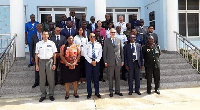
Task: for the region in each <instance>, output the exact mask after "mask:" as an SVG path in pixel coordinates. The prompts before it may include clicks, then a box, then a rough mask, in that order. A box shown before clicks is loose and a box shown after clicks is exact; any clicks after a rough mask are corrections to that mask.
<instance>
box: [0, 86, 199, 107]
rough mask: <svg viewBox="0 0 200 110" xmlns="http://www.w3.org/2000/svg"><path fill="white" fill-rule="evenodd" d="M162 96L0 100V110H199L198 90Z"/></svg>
mask: <svg viewBox="0 0 200 110" xmlns="http://www.w3.org/2000/svg"><path fill="white" fill-rule="evenodd" d="M160 91H161V94H160V95H157V94H156V93H154V92H153V93H152V94H151V95H147V93H146V91H145V90H141V92H142V95H141V96H138V95H136V94H133V95H132V96H130V95H128V91H123V92H122V93H123V94H124V96H123V97H120V96H116V95H114V97H113V98H110V97H109V96H108V93H101V95H102V98H101V99H98V98H97V97H96V96H93V97H92V98H91V99H89V100H88V99H87V98H86V94H80V98H79V99H75V98H74V97H73V96H72V95H71V96H70V98H69V99H68V100H64V96H61V95H59V94H56V95H55V99H56V100H55V101H54V102H51V101H50V100H49V99H46V100H44V101H43V102H42V103H39V102H38V100H39V97H29V98H13V99H12V98H11V99H5V98H0V110H122V109H123V110H199V109H200V87H198V88H181V89H165V90H160Z"/></svg>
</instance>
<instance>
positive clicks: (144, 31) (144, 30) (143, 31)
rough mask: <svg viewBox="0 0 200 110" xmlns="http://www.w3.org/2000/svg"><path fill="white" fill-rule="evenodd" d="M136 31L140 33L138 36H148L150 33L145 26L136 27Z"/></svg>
mask: <svg viewBox="0 0 200 110" xmlns="http://www.w3.org/2000/svg"><path fill="white" fill-rule="evenodd" d="M136 30H137V32H138V34H142V33H143V34H146V33H148V26H143V28H141V27H140V26H136Z"/></svg>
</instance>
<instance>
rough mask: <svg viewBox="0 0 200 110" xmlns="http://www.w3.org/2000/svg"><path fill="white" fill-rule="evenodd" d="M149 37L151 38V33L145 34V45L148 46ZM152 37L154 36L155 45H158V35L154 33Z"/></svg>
mask: <svg viewBox="0 0 200 110" xmlns="http://www.w3.org/2000/svg"><path fill="white" fill-rule="evenodd" d="M149 36H150V34H149V33H146V34H144V36H143V39H144V45H147V44H148V38H149ZM151 36H153V38H154V43H155V44H157V45H158V36H157V34H156V33H153V34H152V35H151Z"/></svg>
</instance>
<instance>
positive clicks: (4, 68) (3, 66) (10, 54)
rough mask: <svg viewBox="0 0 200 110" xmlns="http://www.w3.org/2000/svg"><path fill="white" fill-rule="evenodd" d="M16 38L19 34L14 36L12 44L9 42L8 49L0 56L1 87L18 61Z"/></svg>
mask: <svg viewBox="0 0 200 110" xmlns="http://www.w3.org/2000/svg"><path fill="white" fill-rule="evenodd" d="M16 37H17V34H15V35H14V36H13V38H12V39H11V40H10V42H8V44H7V47H6V48H5V49H4V50H3V51H2V52H1V54H0V79H1V82H0V87H1V86H2V84H3V82H4V80H5V78H6V76H7V73H8V72H9V71H10V69H11V66H12V65H13V63H14V61H15V60H16V41H15V38H16ZM0 40H1V38H0Z"/></svg>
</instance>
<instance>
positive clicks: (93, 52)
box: [92, 43, 96, 59]
mask: <svg viewBox="0 0 200 110" xmlns="http://www.w3.org/2000/svg"><path fill="white" fill-rule="evenodd" d="M95 57H96V56H95V50H94V43H92V58H93V59H95Z"/></svg>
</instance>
